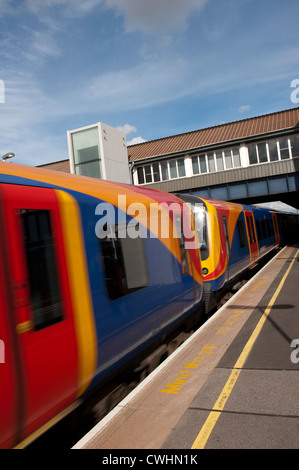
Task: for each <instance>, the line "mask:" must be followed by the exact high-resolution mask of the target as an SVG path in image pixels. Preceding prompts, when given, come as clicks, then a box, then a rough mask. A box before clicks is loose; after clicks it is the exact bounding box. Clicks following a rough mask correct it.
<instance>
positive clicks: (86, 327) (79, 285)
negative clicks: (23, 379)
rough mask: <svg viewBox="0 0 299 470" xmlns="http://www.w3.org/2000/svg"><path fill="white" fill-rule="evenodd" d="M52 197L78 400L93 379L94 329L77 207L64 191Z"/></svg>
mask: <svg viewBox="0 0 299 470" xmlns="http://www.w3.org/2000/svg"><path fill="white" fill-rule="evenodd" d="M56 194H57V196H58V199H59V208H60V213H61V219H62V228H63V238H64V246H65V254H66V260H67V269H68V277H69V281H70V289H71V298H72V309H73V312H74V322H75V329H76V336H77V347H78V369H79V371H78V391H77V397H79V396H80V395H81V394H82V393H83V392H84V391H85V390H86V388H87V387H88V385H89V384H90V381H91V380H92V378H93V376H94V371H95V368H96V361H97V352H96V351H97V349H96V348H97V338H96V329H95V323H94V312H93V305H92V300H91V292H90V287H89V276H88V270H87V261H86V258H85V254H84V250H83V247H84V241H83V233H82V228H81V217H80V213H79V209H78V205H77V203H76V201H75V199H74V198H73V197H72V196H71V195H69V194H67V193H65V192H64V191H60V190H56Z"/></svg>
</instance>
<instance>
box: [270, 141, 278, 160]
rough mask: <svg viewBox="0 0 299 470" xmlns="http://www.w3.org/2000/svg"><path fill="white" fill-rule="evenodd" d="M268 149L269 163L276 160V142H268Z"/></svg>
mask: <svg viewBox="0 0 299 470" xmlns="http://www.w3.org/2000/svg"><path fill="white" fill-rule="evenodd" d="M268 147H269V153H270V162H275V161H277V160H278V151H277V141H276V140H269V142H268Z"/></svg>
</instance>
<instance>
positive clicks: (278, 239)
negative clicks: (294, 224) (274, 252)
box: [272, 212, 280, 245]
mask: <svg viewBox="0 0 299 470" xmlns="http://www.w3.org/2000/svg"><path fill="white" fill-rule="evenodd" d="M272 218H273V225H274V233H275V241H276V244H277V245H279V242H280V237H279V228H278V223H277V216H276V214H274V213H273V212H272Z"/></svg>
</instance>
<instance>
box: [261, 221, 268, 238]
mask: <svg viewBox="0 0 299 470" xmlns="http://www.w3.org/2000/svg"><path fill="white" fill-rule="evenodd" d="M262 232H263V238H267V227H266V221H265V220H264V219H263V220H262Z"/></svg>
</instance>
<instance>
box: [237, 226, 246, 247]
mask: <svg viewBox="0 0 299 470" xmlns="http://www.w3.org/2000/svg"><path fill="white" fill-rule="evenodd" d="M237 228H238V233H239V241H240V248H244V247H245V246H247V245H248V243H247V237H246V230H245V225H244V221H243V220H238V222H237Z"/></svg>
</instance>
